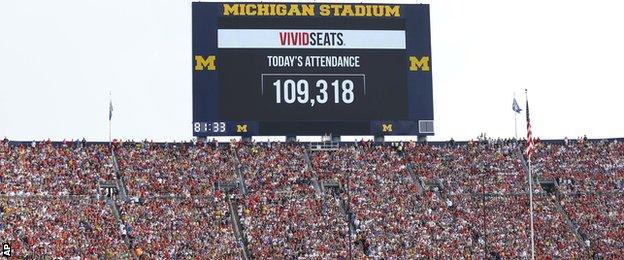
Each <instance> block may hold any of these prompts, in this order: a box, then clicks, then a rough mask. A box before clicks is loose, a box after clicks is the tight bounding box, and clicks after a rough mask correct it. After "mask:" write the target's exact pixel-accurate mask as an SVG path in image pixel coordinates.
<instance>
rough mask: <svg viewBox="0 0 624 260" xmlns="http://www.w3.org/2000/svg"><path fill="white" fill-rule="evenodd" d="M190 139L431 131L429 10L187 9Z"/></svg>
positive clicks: (321, 6) (316, 6) (317, 6)
mask: <svg viewBox="0 0 624 260" xmlns="http://www.w3.org/2000/svg"><path fill="white" fill-rule="evenodd" d="M192 56H193V58H192V68H193V123H192V128H193V135H195V136H231V135H244V136H250V135H289V136H290V135H324V134H333V135H432V134H433V133H434V131H433V95H432V79H431V78H432V76H431V71H432V67H431V39H430V26H429V6H428V5H424V4H409V5H393V4H335V3H331V4H330V3H214V2H213V3H204V2H196V3H193V54H192Z"/></svg>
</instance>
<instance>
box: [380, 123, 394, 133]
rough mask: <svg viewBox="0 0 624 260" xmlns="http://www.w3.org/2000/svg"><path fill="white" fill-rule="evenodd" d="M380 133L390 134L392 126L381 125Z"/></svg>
mask: <svg viewBox="0 0 624 260" xmlns="http://www.w3.org/2000/svg"><path fill="white" fill-rule="evenodd" d="M381 131H382V132H392V124H381Z"/></svg>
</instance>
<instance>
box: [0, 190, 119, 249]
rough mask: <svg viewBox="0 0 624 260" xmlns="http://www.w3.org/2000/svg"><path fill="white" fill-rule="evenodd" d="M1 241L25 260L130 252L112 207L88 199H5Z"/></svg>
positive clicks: (0, 219)
mask: <svg viewBox="0 0 624 260" xmlns="http://www.w3.org/2000/svg"><path fill="white" fill-rule="evenodd" d="M0 205H1V206H0V209H1V210H0V238H1V239H2V242H5V243H9V244H10V245H11V247H12V250H13V254H12V256H14V257H17V258H20V259H42V258H43V257H44V256H48V258H61V259H87V258H88V259H98V258H108V259H110V258H113V257H116V256H121V255H123V254H125V253H126V252H127V250H128V247H127V246H126V244H125V243H124V241H123V240H122V237H121V235H120V233H119V232H118V230H117V227H116V224H115V223H116V221H115V218H114V216H113V213H112V212H111V210H110V208H109V207H107V206H106V205H105V203H104V202H103V201H101V200H95V199H89V198H87V199H85V198H84V197H81V196H77V197H71V196H70V197H62V198H60V197H46V196H0Z"/></svg>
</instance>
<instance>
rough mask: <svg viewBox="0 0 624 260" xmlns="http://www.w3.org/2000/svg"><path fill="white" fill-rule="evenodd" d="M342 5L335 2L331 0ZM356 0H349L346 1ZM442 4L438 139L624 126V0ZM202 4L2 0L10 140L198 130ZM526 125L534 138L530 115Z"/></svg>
mask: <svg viewBox="0 0 624 260" xmlns="http://www.w3.org/2000/svg"><path fill="white" fill-rule="evenodd" d="M327 2H332V1H327ZM333 2H349V1H333ZM376 2H392V3H405V2H411V3H415V2H418V3H429V4H431V31H432V73H433V84H434V85H433V95H434V111H435V128H436V129H435V130H436V136H434V137H432V138H430V140H448V139H449V138H451V137H453V138H454V139H455V140H467V139H471V138H476V137H477V136H478V135H479V134H480V133H484V132H485V133H487V135H488V136H489V137H512V136H513V135H514V116H513V112H512V110H511V103H512V98H513V95H514V92H515V93H516V96H517V97H518V102H519V103H520V104H521V107H523V108H524V93H523V92H524V91H523V89H524V88H528V89H529V101H530V106H531V119H532V125H533V133H534V135H536V136H539V137H542V138H563V137H566V136H567V137H571V138H572V137H578V136H582V135H584V134H587V136H588V137H594V138H602V137H624V120H623V119H622V118H621V117H620V116H621V114H622V113H623V112H624V105H623V104H622V103H620V102H621V99H622V98H623V94H624V72H622V69H624V66H623V65H622V64H623V63H622V62H623V61H624V47H623V46H624V33H623V30H624V29H623V28H624V15H622V14H623V13H624V2H622V1H607V0H594V1H570V0H567V1H564V0H552V1H545V0H541V1H538V0H525V1H500V0H488V1H485V0H474V1H462V0H448V1H381V0H379V1H376ZM191 59H192V54H191V2H190V1H181V0H176V1H173V0H171V1H155V0H149V1H148V0H132V1H127V0H126V1H121V0H109V1H94V0H76V1H69V0H67V1H40V0H29V1H16V0H7V1H1V2H0V138H3V137H5V136H6V137H8V138H9V139H12V140H33V139H36V140H41V139H48V138H50V139H52V140H63V139H66V138H67V139H76V138H82V137H85V138H87V140H91V141H97V140H102V141H103V140H108V102H109V101H108V100H109V92H112V98H113V104H114V110H115V111H114V116H113V127H112V128H113V138H123V139H135V140H142V139H145V138H147V139H151V140H155V141H172V140H178V141H179V140H189V139H191V138H192V135H191V121H192V118H191ZM518 129H519V131H518V134H519V135H520V136H524V135H525V121H524V116H523V115H520V116H518Z"/></svg>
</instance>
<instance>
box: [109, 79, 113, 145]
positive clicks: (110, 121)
mask: <svg viewBox="0 0 624 260" xmlns="http://www.w3.org/2000/svg"><path fill="white" fill-rule="evenodd" d="M108 102H109V103H108V104H109V107H108V109H109V111H108V146H112V143H113V139H112V126H111V125H112V119H113V118H112V117H111V114H112V111H111V108H112V106H113V94H112V93H111V92H110V91H109V92H108Z"/></svg>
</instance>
